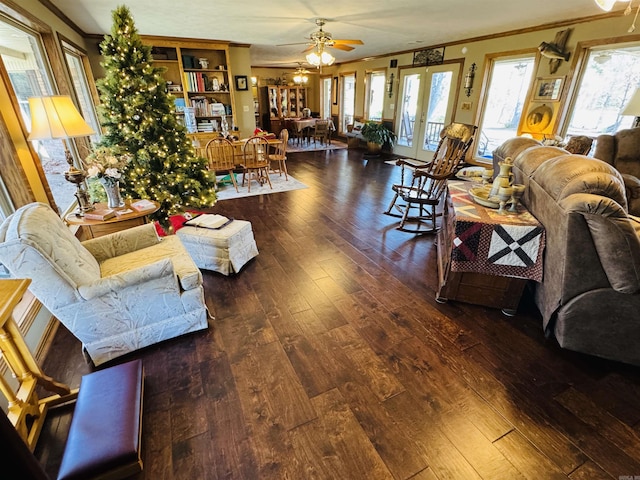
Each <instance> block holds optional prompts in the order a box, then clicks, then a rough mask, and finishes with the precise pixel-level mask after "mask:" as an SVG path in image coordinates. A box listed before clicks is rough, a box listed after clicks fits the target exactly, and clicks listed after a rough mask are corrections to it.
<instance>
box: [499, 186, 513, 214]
mask: <svg viewBox="0 0 640 480" xmlns="http://www.w3.org/2000/svg"><path fill="white" fill-rule="evenodd" d="M511 195H513V187H512V186H507V187H500V188H498V193H497V194H496V196H497V197H498V201H499V202H500V208H499V209H498V213H499V214H500V215H506V214H507V209H506V208H505V207H506V206H507V203H508V202H509V200H511Z"/></svg>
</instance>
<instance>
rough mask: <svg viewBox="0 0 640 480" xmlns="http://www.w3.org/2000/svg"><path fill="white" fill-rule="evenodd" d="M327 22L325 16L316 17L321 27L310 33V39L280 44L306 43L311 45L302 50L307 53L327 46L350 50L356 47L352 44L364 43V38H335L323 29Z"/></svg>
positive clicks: (317, 23) (321, 49)
mask: <svg viewBox="0 0 640 480" xmlns="http://www.w3.org/2000/svg"><path fill="white" fill-rule="evenodd" d="M325 23H327V20H326V19H324V18H318V19H316V25H317V26H318V27H319V28H320V29H319V30H318V31H316V32H312V33H311V35H309V40H308V41H306V42H297V43H284V44H281V45H278V46H285V45H305V44H306V45H309V46H308V47H307V48H306V49H304V50H303V51H302V53H305V52H308V51H310V50H313V49H317V50H319V51H323V50H324V48H325V47H330V48H336V49H338V50H344V51H345V52H349V51H351V50H353V49H354V47H352V46H351V45H364V42H363V41H362V40H345V39H337V38H333V36H332V35H331V33H329V32H326V31H324V30H323V29H322V27H323V26H324V25H325Z"/></svg>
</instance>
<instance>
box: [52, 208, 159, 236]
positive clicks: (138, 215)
mask: <svg viewBox="0 0 640 480" xmlns="http://www.w3.org/2000/svg"><path fill="white" fill-rule="evenodd" d="M136 201H137V200H132V201H127V202H126V203H125V206H124V207H122V208H116V209H114V210H127V209H129V210H133V211H132V212H131V213H126V214H124V215H116V216H115V217H112V218H109V219H107V220H89V219H86V218H84V217H79V216H76V214H75V213H70V214H68V215H67V216H66V217H65V218H64V220H65V222H67V223H68V224H69V225H78V226H80V227H82V228H83V230H84V232H85V233H86V235H87V237H88V238H98V237H102V236H103V235H108V234H110V233H114V232H119V231H121V230H126V229H127V228H131V227H137V226H138V225H144V224H145V223H147V215H151V214H152V213H154V212H156V211H157V210H158V208H160V204H159V203H158V202H153V203H154V204H155V208H149V209H147V210H142V211H137V210H135V209H133V208H131V203H132V202H136ZM95 207H96V208H108V207H107V204H106V203H96V204H95Z"/></svg>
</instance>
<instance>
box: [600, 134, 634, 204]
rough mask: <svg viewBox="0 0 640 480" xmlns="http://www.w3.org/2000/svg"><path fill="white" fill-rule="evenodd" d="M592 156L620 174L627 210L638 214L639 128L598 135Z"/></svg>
mask: <svg viewBox="0 0 640 480" xmlns="http://www.w3.org/2000/svg"><path fill="white" fill-rule="evenodd" d="M593 156H594V157H595V158H597V159H600V160H602V161H604V162H607V163H608V164H609V165H613V166H614V167H615V168H616V170H618V171H619V172H620V173H621V174H622V178H623V179H624V185H625V189H626V194H627V202H628V204H629V211H630V212H631V213H633V214H634V215H640V128H627V129H624V130H620V131H619V132H616V133H615V134H613V135H599V136H598V138H597V141H596V150H595V152H594V154H593Z"/></svg>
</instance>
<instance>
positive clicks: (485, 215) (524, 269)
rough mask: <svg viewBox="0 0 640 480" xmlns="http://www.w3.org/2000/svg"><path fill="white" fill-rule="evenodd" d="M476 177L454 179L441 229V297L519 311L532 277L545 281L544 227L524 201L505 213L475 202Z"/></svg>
mask: <svg viewBox="0 0 640 480" xmlns="http://www.w3.org/2000/svg"><path fill="white" fill-rule="evenodd" d="M473 186H474V184H473V183H472V182H466V181H449V182H448V192H447V196H446V200H445V205H444V211H443V219H442V226H441V228H440V230H439V231H438V239H437V249H438V285H439V289H438V293H437V295H436V300H437V301H439V302H446V301H447V300H457V301H461V302H466V303H473V304H476V305H483V306H486V307H493V308H500V309H502V312H503V313H504V314H505V315H515V313H516V310H517V308H518V303H520V297H521V296H522V292H523V290H524V287H525V285H526V283H527V281H529V280H534V281H538V282H540V281H542V252H543V250H544V245H545V235H544V228H543V227H542V225H540V223H539V222H538V221H537V220H536V219H535V218H534V217H533V216H532V215H531V214H530V213H529V212H528V211H527V210H526V209H525V208H524V207H523V206H522V205H520V206H518V213H509V214H507V215H501V214H498V213H497V210H494V209H491V208H488V207H484V206H482V205H479V204H477V203H476V202H474V200H473V199H472V197H471V196H470V195H469V193H468V190H469V189H470V188H471V187H473Z"/></svg>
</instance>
